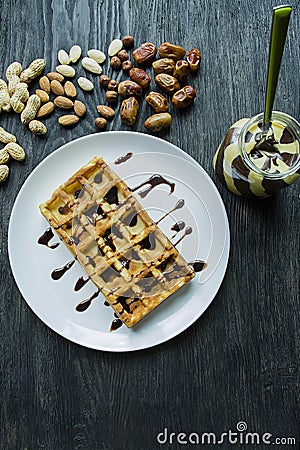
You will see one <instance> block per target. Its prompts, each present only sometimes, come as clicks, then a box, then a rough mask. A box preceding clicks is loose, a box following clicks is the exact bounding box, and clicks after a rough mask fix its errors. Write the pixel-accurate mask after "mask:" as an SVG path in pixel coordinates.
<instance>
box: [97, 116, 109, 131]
mask: <svg viewBox="0 0 300 450" xmlns="http://www.w3.org/2000/svg"><path fill="white" fill-rule="evenodd" d="M94 124H95V125H96V127H97V128H99V130H103V129H104V128H106V125H107V121H106V120H105V119H104V117H96V119H95V120H94Z"/></svg>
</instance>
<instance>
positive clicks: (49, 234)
mask: <svg viewBox="0 0 300 450" xmlns="http://www.w3.org/2000/svg"><path fill="white" fill-rule="evenodd" d="M53 237H54V234H53V231H52V229H51V228H50V227H49V228H47V230H46V231H45V232H44V233H43V234H42V236H40V237H39V239H38V244H41V245H45V246H46V247H48V248H52V249H54V248H56V247H58V246H59V242H55V244H51V245H50V244H49V241H51V239H52V238H53Z"/></svg>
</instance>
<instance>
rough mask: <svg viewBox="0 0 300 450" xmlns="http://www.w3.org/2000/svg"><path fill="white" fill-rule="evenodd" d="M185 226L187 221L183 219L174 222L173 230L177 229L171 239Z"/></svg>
mask: <svg viewBox="0 0 300 450" xmlns="http://www.w3.org/2000/svg"><path fill="white" fill-rule="evenodd" d="M184 227H185V223H184V222H183V221H182V220H179V221H178V222H176V223H174V225H172V226H171V230H172V231H175V233H174V234H173V236H172V237H171V239H173V238H174V237H175V236H176V234H177V233H179V231H181V230H183V229H184Z"/></svg>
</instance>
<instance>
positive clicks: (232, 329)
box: [0, 0, 300, 450]
mask: <svg viewBox="0 0 300 450" xmlns="http://www.w3.org/2000/svg"><path fill="white" fill-rule="evenodd" d="M294 3H297V2H294ZM272 6H275V2H274V1H269V0H264V1H263V2H262V1H260V0H233V1H230V2H228V1H225V0H216V1H209V0H199V1H197V2H196V1H192V0H190V1H189V0H185V1H182V0H181V1H179V0H173V1H162V0H161V1H159V0H144V1H137V2H134V1H130V0H129V1H128V0H126V1H124V2H123V1H116V0H112V1H102V0H101V1H100V0H97V1H91V0H90V1H89V0H77V1H75V0H74V1H60V0H53V1H52V2H51V1H50V0H44V1H41V0H32V1H30V2H29V1H25V2H24V1H23V2H21V1H19V0H14V1H8V0H4V1H3V2H2V3H1V10H0V19H1V20H0V23H1V33H0V48H1V62H0V74H1V76H2V77H4V74H5V69H6V67H7V66H8V65H9V64H10V63H11V62H12V61H20V62H21V63H22V64H23V65H24V66H26V65H27V64H29V63H30V62H31V61H32V59H34V58H36V57H45V59H46V61H47V66H46V70H47V71H49V70H51V69H54V68H55V66H56V64H57V59H56V58H57V51H58V50H59V49H60V48H64V49H66V50H68V49H69V48H70V47H71V46H72V45H73V44H75V43H78V44H80V45H81V47H82V48H83V51H84V52H86V51H87V50H88V49H89V48H95V47H96V48H101V49H104V50H105V49H106V48H107V45H108V44H109V43H110V41H111V40H112V39H113V38H115V37H120V36H123V35H124V34H128V33H129V34H132V35H133V36H134V37H135V39H136V43H137V44H140V43H142V42H145V41H153V42H154V43H156V44H160V43H161V42H164V41H166V40H169V41H171V42H175V43H178V44H182V45H184V46H185V47H186V48H191V47H193V46H199V48H200V49H201V50H202V52H203V62H202V66H201V71H200V73H199V75H198V76H197V77H195V78H194V79H193V80H192V82H193V84H194V86H195V88H196V89H197V93H198V96H197V99H196V102H195V105H194V107H193V108H189V109H188V111H186V112H182V113H181V112H176V113H174V120H173V124H172V127H171V129H170V130H169V131H166V132H164V133H161V135H160V136H161V137H163V138H165V139H166V140H168V141H170V142H172V143H174V144H176V145H179V146H180V147H181V148H183V149H184V150H186V152H187V153H189V154H190V155H192V156H193V157H194V158H195V159H196V160H197V161H198V162H199V163H200V164H201V165H202V166H203V167H204V169H205V170H206V171H207V172H208V173H209V174H210V175H211V176H212V177H213V179H215V178H214V175H213V170H212V157H213V154H214V151H215V149H216V147H217V145H218V143H219V141H220V139H221V138H222V136H223V135H224V132H225V131H226V129H227V127H228V126H229V125H230V124H232V123H233V122H234V121H235V120H236V119H237V118H241V117H245V116H247V115H254V114H256V113H258V112H260V111H261V110H262V107H263V95H264V84H265V71H266V62H267V46H268V40H269V30H270V18H271V8H272ZM299 17H300V10H299V5H298V6H297V7H295V8H294V11H293V15H292V18H291V21H290V28H289V32H288V38H287V44H286V48H285V53H284V58H283V65H282V70H281V74H280V80H279V86H278V92H277V96H276V105H275V106H276V109H278V110H281V111H285V112H287V113H289V114H291V115H293V116H294V117H296V118H298V119H299V115H300V114H299V113H300V111H299V104H300V101H299V100H300V98H299V69H300V65H299V61H300V53H299V33H300V24H299ZM83 74H84V72H83V70H82V73H81V75H83ZM94 79H96V78H94ZM35 86H36V84H34V83H33V85H32V87H31V91H32V90H33V88H35ZM79 98H81V99H84V100H85V102H86V103H88V112H87V117H86V118H85V119H84V120H82V121H81V122H80V123H79V124H78V125H77V126H76V127H75V128H73V129H72V130H66V129H63V128H62V127H60V126H59V125H58V123H57V116H58V113H57V112H56V113H55V114H54V115H53V116H52V117H51V118H49V119H47V120H46V121H45V123H46V125H47V127H48V129H49V131H48V133H47V135H46V136H45V137H36V136H34V135H32V134H31V133H30V131H29V130H28V129H27V128H26V127H25V126H23V125H21V124H20V121H19V118H18V117H17V116H16V115H15V114H2V115H1V117H0V125H1V126H3V127H4V128H6V129H8V130H10V131H11V132H13V133H14V134H16V136H17V138H18V141H19V142H20V143H22V144H23V146H24V148H26V150H27V158H26V162H25V163H24V164H21V165H20V164H19V163H13V164H11V174H10V177H9V180H8V181H7V182H6V183H5V184H4V185H2V186H0V192H1V194H0V195H1V227H0V244H1V248H0V264H1V275H0V276H1V279H0V286H1V303H0V319H1V323H0V338H1V339H0V346H1V391H0V392H1V397H0V404H1V436H0V448H1V449H3V450H17V449H28V450H35V449H47V450H65V449H66V450H71V449H85V450H94V449H97V450H98V449H101V450H104V449H105V450H121V449H122V450H123V449H124V450H129V449H130V450H133V449H134V450H148V449H149V450H152V449H155V448H181V447H182V446H181V445H179V444H178V443H177V444H170V443H169V444H165V445H159V444H158V442H157V440H156V436H157V434H158V433H159V432H161V431H163V429H164V428H165V427H167V429H168V433H171V432H175V433H176V434H178V433H179V432H184V433H191V432H196V433H198V434H199V435H201V433H203V432H214V433H216V434H218V435H219V434H220V433H222V432H226V431H228V430H232V432H234V431H236V424H237V422H239V421H245V422H246V423H247V425H248V431H252V432H257V433H261V434H263V433H271V434H272V436H273V437H272V439H275V437H294V438H295V439H296V440H297V443H299V438H300V434H299V423H300V414H299V396H300V394H299V386H300V370H299V353H300V333H299V323H300V312H299V311H300V309H299V273H300V264H299V244H300V242H299V236H300V234H299V222H300V212H299V211H300V209H299V194H300V184H299V183H298V184H296V185H294V186H293V187H292V188H289V189H287V190H286V191H284V192H281V193H280V194H278V195H277V196H276V197H274V198H270V199H269V200H265V201H260V202H255V201H247V200H243V199H241V198H238V197H236V196H234V195H233V194H230V193H229V192H227V191H226V190H225V189H224V188H222V187H221V186H220V184H219V183H218V182H217V181H216V184H217V186H218V187H219V189H220V193H221V196H222V198H223V200H224V203H225V206H226V209H227V212H228V217H229V222H230V229H231V251H230V259H229V265H228V270H227V273H226V276H225V279H224V282H223V284H222V286H221V288H220V290H219V292H218V294H217V296H216V298H215V300H214V301H213V303H212V304H211V306H210V307H209V308H208V310H207V311H206V312H205V314H204V315H203V316H202V317H201V318H200V319H199V320H198V321H197V322H196V323H195V324H194V325H193V326H191V327H190V328H189V329H188V330H186V331H185V332H184V333H182V334H181V335H179V336H177V337H176V338H174V339H172V340H171V341H169V342H167V343H164V344H162V345H159V346H157V347H154V348H151V349H148V350H145V351H138V352H133V353H123V354H111V353H107V352H101V351H94V350H90V349H87V348H83V347H81V346H79V345H76V344H73V343H71V342H68V341H67V340H65V339H64V338H62V337H60V336H59V335H57V334H55V333H54V332H53V331H51V330H50V329H49V328H47V326H46V325H44V324H43V323H42V322H41V321H40V320H39V319H38V318H37V317H36V316H35V315H34V314H33V313H32V311H31V310H30V308H29V307H28V306H27V304H26V302H25V301H24V300H23V299H22V296H21V294H20V293H19V291H18V288H17V286H16V284H15V281H14V279H13V276H12V272H11V269H10V266H9V261H8V253H7V231H8V222H9V217H10V213H11V209H12V206H13V203H14V200H15V197H16V195H17V193H18V192H19V190H20V188H21V186H22V185H23V183H24V181H25V180H26V178H27V176H28V175H29V174H30V172H31V171H32V169H33V168H34V167H36V166H37V164H38V163H39V162H40V161H42V159H43V158H45V157H46V156H47V155H49V154H50V153H51V152H53V151H54V150H55V149H56V148H58V147H59V146H61V145H62V144H64V143H66V142H69V141H71V140H72V139H75V138H78V137H80V136H84V135H87V134H89V133H94V132H97V131H96V129H95V127H94V124H93V119H94V118H95V116H96V114H95V107H96V105H97V104H99V103H101V101H103V92H102V93H100V89H99V87H98V86H97V88H96V89H95V92H94V94H92V95H84V94H83V93H80V94H79ZM148 113H149V109H148V107H147V106H146V105H145V102H144V103H143V104H142V106H141V111H140V114H139V118H138V121H137V123H136V125H135V126H134V127H133V131H140V132H145V129H144V127H143V122H144V120H145V118H146V117H147V114H148ZM108 129H113V130H124V129H127V127H126V126H125V125H123V124H121V123H120V120H119V118H118V117H117V118H116V119H115V120H114V121H113V122H112V123H111V124H110V125H109V127H108ZM24 220H26V218H24ZM24 270H26V267H24ZM283 442H284V441H283ZM183 447H184V446H183ZM185 447H186V448H189V447H190V448H195V447H196V446H195V445H190V446H189V445H185ZM223 447H224V448H231V445H230V444H229V443H228V441H227V444H226V443H225V444H224V445H223ZM202 448H212V446H209V445H208V444H206V445H204V446H202ZM233 448H264V446H263V445H260V446H257V445H252V446H249V445H248V446H246V445H243V444H236V445H235V446H233ZM276 448H298V444H297V446H296V445H294V446H293V445H290V446H286V445H284V443H282V444H281V445H278V446H277V447H276Z"/></svg>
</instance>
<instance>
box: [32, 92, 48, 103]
mask: <svg viewBox="0 0 300 450" xmlns="http://www.w3.org/2000/svg"><path fill="white" fill-rule="evenodd" d="M35 93H36V95H38V96H39V97H40V99H41V102H42V103H47V102H49V95H48V94H47V92H46V91H43V89H36V90H35Z"/></svg>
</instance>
